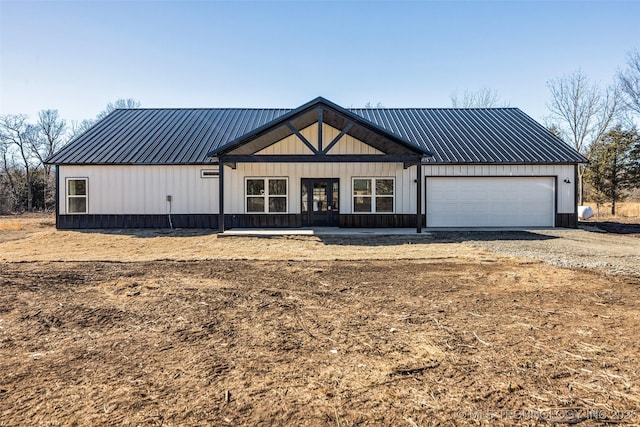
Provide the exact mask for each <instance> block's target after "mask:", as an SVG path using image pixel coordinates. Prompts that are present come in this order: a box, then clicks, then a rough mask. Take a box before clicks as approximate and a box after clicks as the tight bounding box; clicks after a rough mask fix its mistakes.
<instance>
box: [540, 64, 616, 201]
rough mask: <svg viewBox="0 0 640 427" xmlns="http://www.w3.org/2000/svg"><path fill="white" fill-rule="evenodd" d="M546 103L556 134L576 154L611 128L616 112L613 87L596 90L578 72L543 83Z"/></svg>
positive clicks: (580, 197) (585, 150)
mask: <svg viewBox="0 0 640 427" xmlns="http://www.w3.org/2000/svg"><path fill="white" fill-rule="evenodd" d="M547 86H548V87H549V90H550V91H551V102H550V103H549V104H548V108H549V111H550V112H551V119H552V120H553V123H554V127H555V129H556V132H558V134H559V135H561V136H562V139H564V141H566V142H567V143H570V144H571V145H572V146H573V148H575V149H576V150H577V151H579V152H580V153H582V154H584V155H587V156H588V154H589V153H588V149H589V146H590V145H591V144H592V143H593V142H594V141H597V140H598V139H599V138H600V137H601V136H602V135H603V134H604V133H605V132H607V130H609V129H610V128H611V126H612V125H613V124H614V122H615V120H616V119H617V118H618V117H619V113H620V96H619V93H618V91H617V90H616V89H615V88H613V87H607V88H604V89H602V88H600V87H599V86H598V85H596V84H594V83H592V82H591V81H590V80H589V78H588V77H587V75H586V74H584V73H583V72H582V71H581V70H578V71H575V72H573V73H571V74H568V75H565V76H563V77H561V78H559V79H555V80H550V81H549V82H548V83H547ZM583 178H584V167H580V168H578V192H579V194H578V203H579V204H582V203H583V200H584V193H583V185H582V183H583Z"/></svg>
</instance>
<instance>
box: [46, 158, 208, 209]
mask: <svg viewBox="0 0 640 427" xmlns="http://www.w3.org/2000/svg"><path fill="white" fill-rule="evenodd" d="M213 168H214V167H213V166H208V165H185V166H162V165H158V166H142V165H124V166H119V165H106V166H102V165H101V166H97V165H96V166H59V169H58V170H59V174H60V178H59V179H60V181H59V182H60V194H59V197H60V199H59V200H58V202H59V209H60V214H61V215H64V214H66V213H67V212H66V209H67V204H66V185H65V182H66V179H67V178H88V180H89V183H88V213H89V214H116V215H123V214H124V215H143V214H167V213H169V203H168V202H167V196H168V195H170V196H171V198H172V201H171V212H172V213H174V214H212V213H218V179H217V178H201V177H200V171H201V170H202V169H213ZM215 168H217V166H216V167H215Z"/></svg>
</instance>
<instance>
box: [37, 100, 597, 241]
mask: <svg viewBox="0 0 640 427" xmlns="http://www.w3.org/2000/svg"><path fill="white" fill-rule="evenodd" d="M48 162H49V163H51V164H54V165H56V168H57V192H58V196H57V197H58V198H57V200H58V204H57V206H58V207H57V212H56V225H57V227H58V228H60V229H75V228H128V227H132V228H134V227H135V228H137V227H169V226H173V227H206V228H218V229H220V230H223V229H224V228H225V227H226V228H233V227H304V226H330V227H333V226H339V227H416V229H417V231H418V232H419V231H420V230H421V228H422V227H424V226H426V227H487V226H489V227H506V226H515V227H554V226H555V227H575V226H576V225H577V215H576V188H577V187H576V184H577V165H578V164H580V163H584V162H586V159H585V158H584V157H583V156H582V155H580V154H579V153H578V152H576V151H575V150H573V149H572V148H571V147H570V146H568V145H567V144H565V143H564V142H562V141H561V140H560V139H558V138H557V137H555V136H554V135H553V134H552V133H550V132H549V131H548V130H547V129H545V128H544V127H543V126H542V125H540V124H539V123H537V122H536V121H534V120H533V119H531V118H530V117H529V116H527V115H526V114H524V113H523V112H522V111H520V110H519V109H517V108H478V109H451V108H442V109H441V108H434V109H425V108H368V109H362V108H349V109H347V108H343V107H341V106H338V105H336V104H334V103H332V102H330V101H328V100H326V99H324V98H317V99H314V100H312V101H310V102H309V103H307V104H304V105H302V106H300V107H299V108H296V109H293V110H288V109H246V108H221V109H190V108H189V109H185V108H179V109H123V110H116V111H114V112H113V113H111V114H110V115H108V116H107V117H105V118H104V119H102V120H101V121H100V122H98V123H97V124H96V125H95V126H93V127H92V128H91V129H89V130H88V131H87V132H85V133H84V134H82V135H81V136H79V137H78V138H76V139H75V140H73V141H72V142H70V143H69V144H68V145H66V146H65V147H64V148H62V149H61V150H60V151H59V152H58V153H56V154H55V155H53V156H52V157H51V158H50V159H49V160H48Z"/></svg>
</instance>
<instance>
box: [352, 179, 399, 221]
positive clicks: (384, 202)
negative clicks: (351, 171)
mask: <svg viewBox="0 0 640 427" xmlns="http://www.w3.org/2000/svg"><path fill="white" fill-rule="evenodd" d="M394 183H395V181H394V178H353V212H354V213H358V212H361V213H393V205H394V203H393V199H394V187H395V186H394Z"/></svg>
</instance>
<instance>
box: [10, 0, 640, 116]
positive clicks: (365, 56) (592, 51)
mask: <svg viewBox="0 0 640 427" xmlns="http://www.w3.org/2000/svg"><path fill="white" fill-rule="evenodd" d="M639 17H640V2H635V1H628V2H612V1H606V2H605V1H603V2H594V1H592V2H579V1H562V2H551V1H546V2H526V1H513V2H507V1H503V2H427V1H411V2H398V1H376V2H365V1H350V2H340V1H326V2H311V1H281V2H271V1H260V2H248V1H242V2H240V1H234V2H218V1H196V2H186V1H161V2H160V1H119V2H115V1H109V2H100V1H90V2H80V1H65V2H63V1H43V2H35V1H6V0H1V1H0V113H2V114H17V113H24V114H28V115H30V116H32V117H33V116H35V115H36V114H37V112H38V111H39V110H42V109H49V108H52V109H58V110H60V113H61V115H62V116H63V117H64V118H66V119H68V120H81V119H84V118H92V117H94V116H95V115H96V114H97V113H98V112H99V111H100V110H102V109H104V107H105V105H106V104H107V103H108V102H110V101H114V100H116V99H117V98H135V99H136V100H138V101H140V102H141V103H142V106H143V107H297V106H299V105H301V104H303V103H305V102H307V101H309V100H311V99H312V98H315V97H316V96H323V97H325V98H328V99H329V100H331V101H333V102H336V103H337V104H339V105H342V106H344V107H362V106H364V105H365V104H366V103H367V102H371V103H372V104H374V105H375V104H377V103H381V104H383V105H384V106H387V107H448V106H451V99H450V97H451V95H452V94H454V93H455V92H456V91H457V92H458V94H459V95H460V96H461V95H462V93H463V92H464V91H465V90H472V91H475V90H478V89H481V88H483V87H486V88H490V89H492V90H495V91H496V92H497V93H498V95H499V96H500V97H501V98H502V99H504V100H505V101H507V102H508V103H509V104H510V105H511V106H514V107H519V108H521V109H522V110H524V111H525V112H526V113H528V114H529V115H531V116H532V117H534V118H535V119H537V120H540V121H542V120H543V119H544V117H545V116H546V115H547V107H546V104H547V102H548V99H549V91H548V89H547V86H546V85H547V81H548V80H550V79H553V78H557V77H560V76H562V75H563V74H567V73H570V72H572V71H575V70H576V69H578V68H581V69H582V71H584V72H585V73H586V74H588V75H589V76H590V77H591V79H592V80H594V81H596V82H600V83H601V84H603V85H604V84H609V83H610V82H612V81H613V78H614V76H615V73H616V70H617V69H619V68H621V67H623V66H624V65H625V61H626V55H627V53H628V52H629V51H630V50H631V49H634V48H639V47H640V32H639V29H638V18H639Z"/></svg>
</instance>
